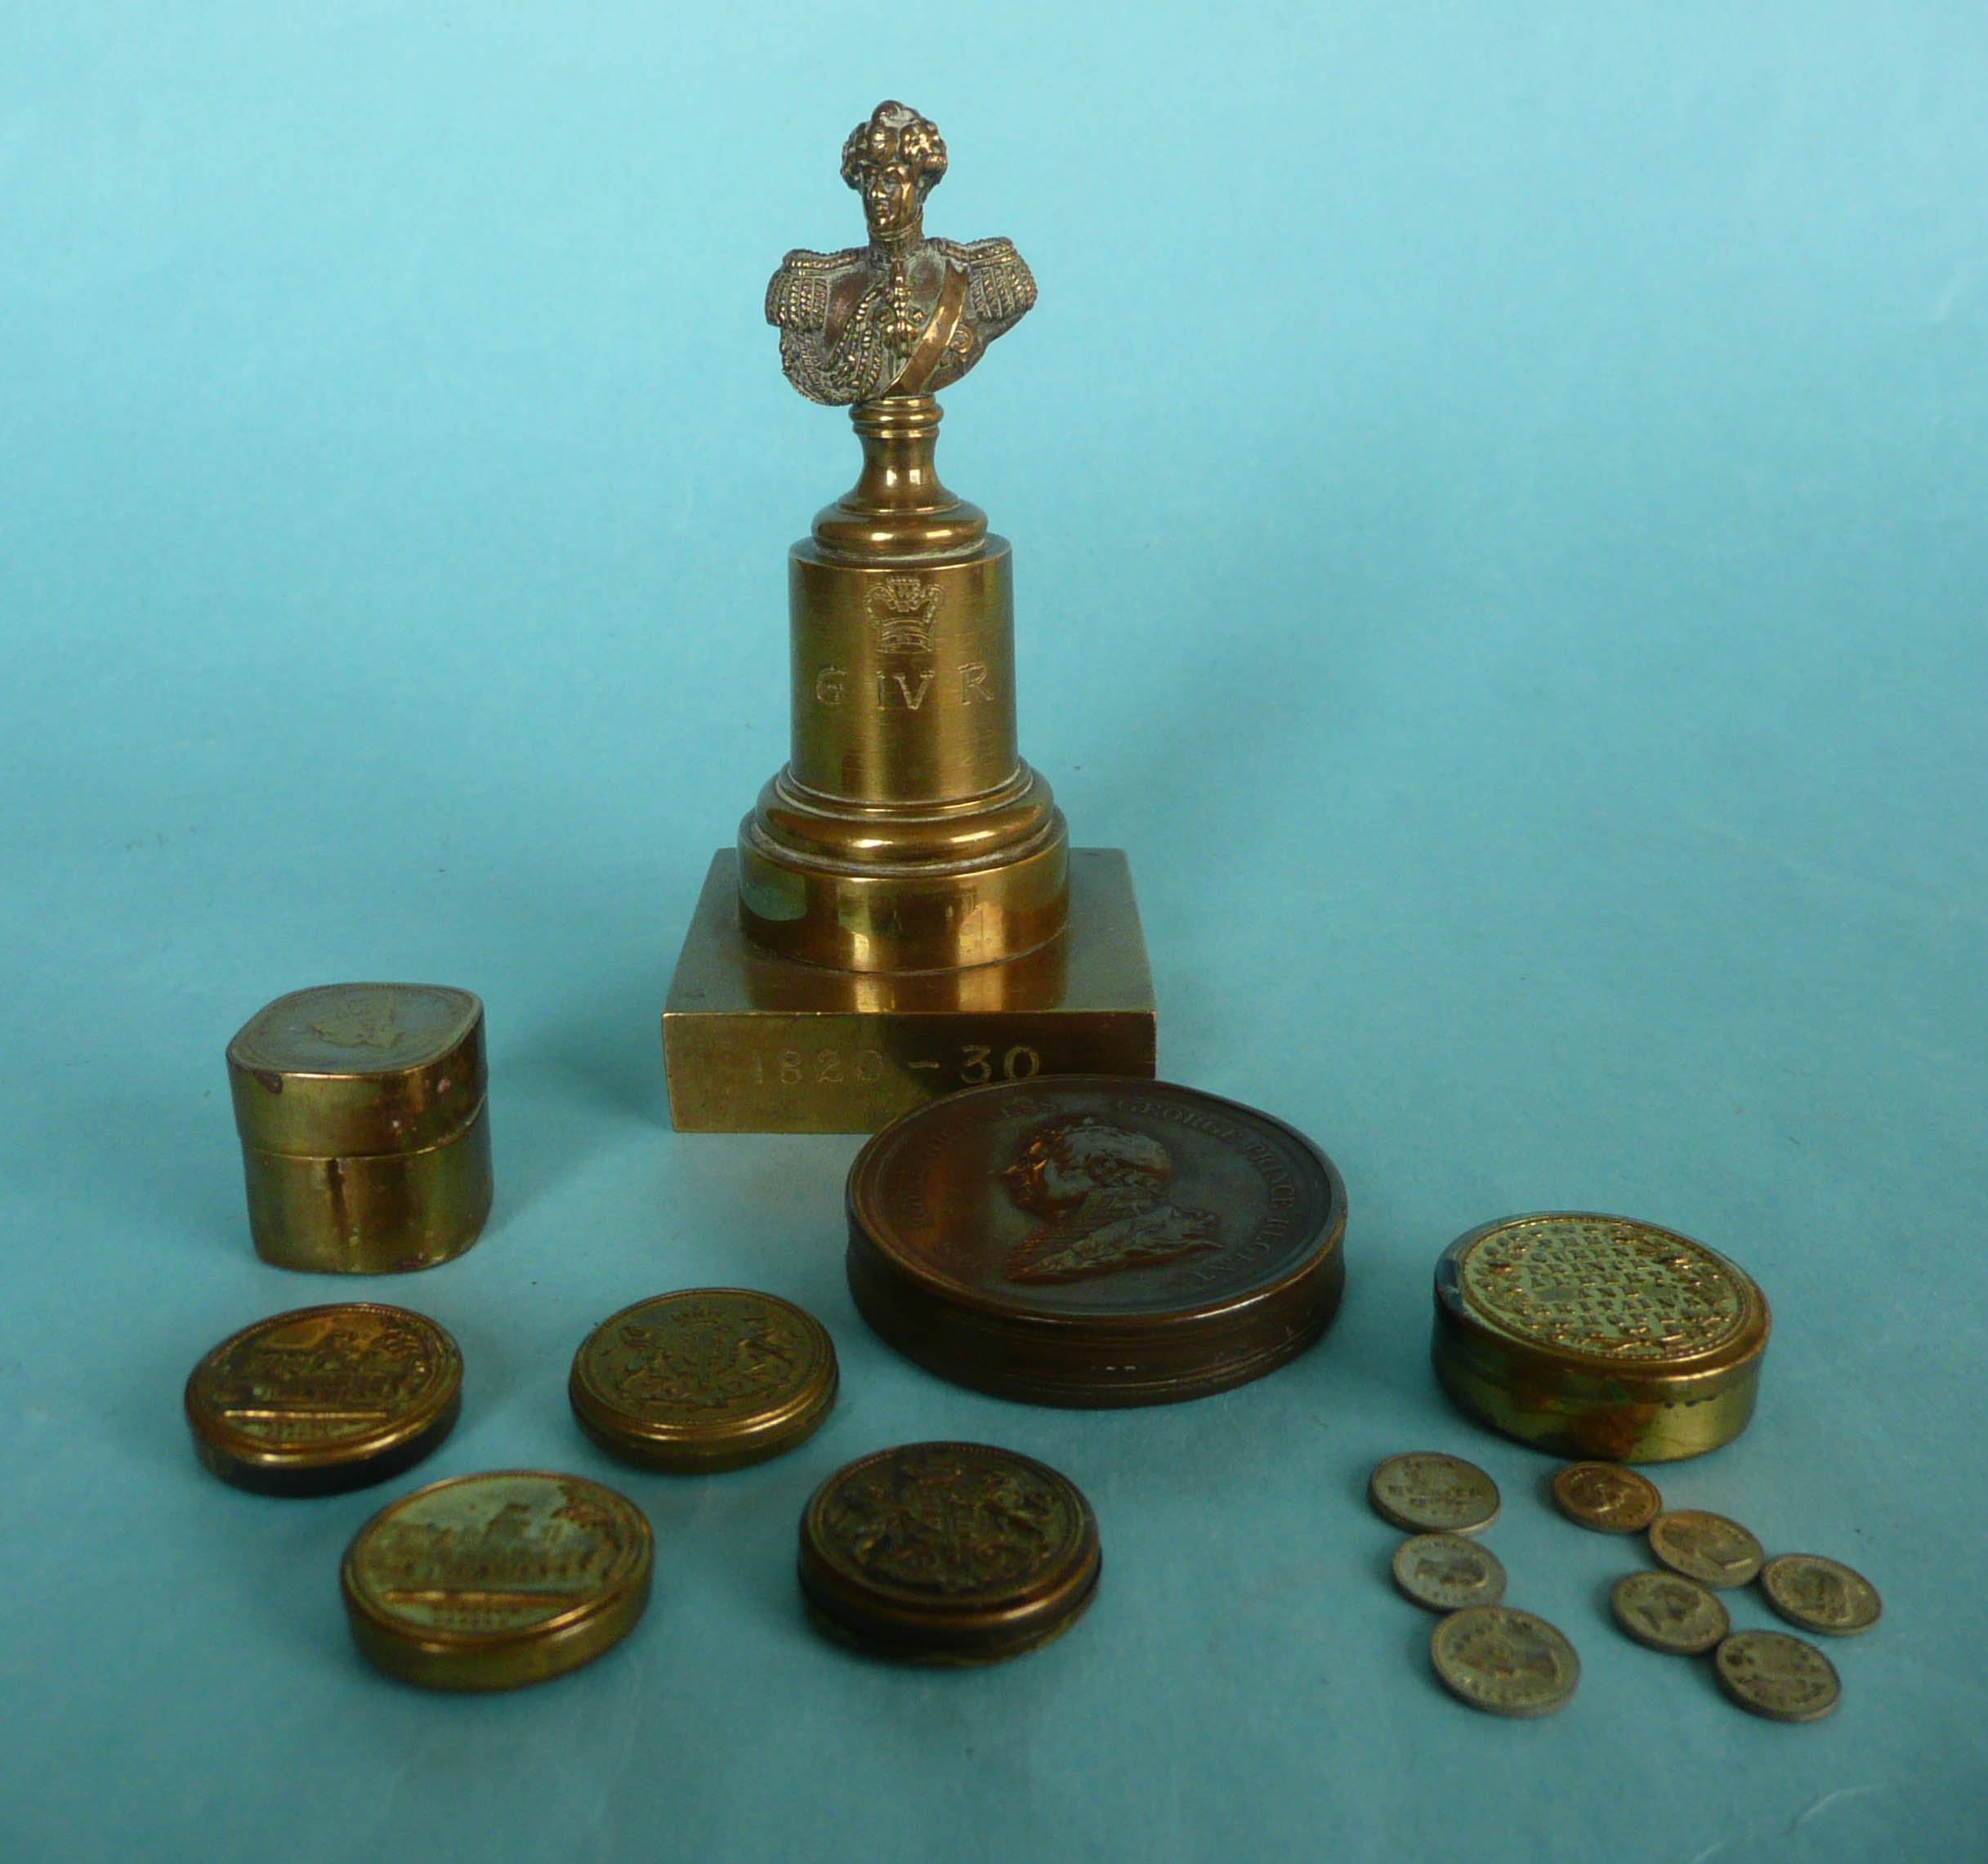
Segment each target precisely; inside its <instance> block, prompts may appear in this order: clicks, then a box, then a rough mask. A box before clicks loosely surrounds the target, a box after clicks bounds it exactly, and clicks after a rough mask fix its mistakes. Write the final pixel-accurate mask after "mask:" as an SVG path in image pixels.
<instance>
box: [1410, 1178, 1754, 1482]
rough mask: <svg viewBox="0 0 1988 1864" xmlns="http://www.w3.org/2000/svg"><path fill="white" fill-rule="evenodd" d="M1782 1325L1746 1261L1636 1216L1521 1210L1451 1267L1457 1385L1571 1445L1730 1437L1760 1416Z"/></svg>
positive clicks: (1447, 1354)
mask: <svg viewBox="0 0 1988 1864" xmlns="http://www.w3.org/2000/svg"><path fill="white" fill-rule="evenodd" d="M1769 1326H1770V1320H1769V1316H1768V1312H1767V1299H1766V1297H1765V1296H1763V1295H1762V1294H1761V1292H1760V1290H1759V1289H1758V1287H1757V1286H1755V1285H1754V1283H1753V1281H1752V1279H1751V1278H1750V1277H1749V1276H1748V1275H1747V1274H1746V1273H1745V1271H1744V1270H1742V1269H1740V1268H1739V1267H1737V1266H1736V1265H1735V1264H1734V1263H1731V1262H1728V1261H1727V1259H1726V1258H1725V1257H1724V1256H1722V1255H1720V1254H1718V1253H1717V1252H1716V1251H1714V1250H1712V1249H1707V1248H1706V1247H1705V1246H1704V1244H1702V1243H1698V1242H1694V1241H1693V1240H1691V1238H1690V1237H1689V1236H1680V1235H1678V1232H1677V1231H1673V1230H1666V1229H1663V1228H1660V1227H1659V1226H1657V1225H1656V1224H1655V1223H1638V1222H1636V1221H1635V1220H1633V1218H1627V1217H1611V1216H1605V1215H1602V1214H1597V1213H1594V1212H1588V1211H1546V1212H1541V1213H1539V1214H1535V1215H1531V1216H1524V1217H1508V1218H1504V1219H1503V1220H1502V1221H1500V1222H1499V1223H1486V1224H1485V1225H1483V1226H1482V1227H1481V1228H1478V1229H1475V1230H1472V1231H1469V1232H1468V1234H1467V1235H1465V1236H1459V1238H1458V1239H1457V1240H1456V1241H1455V1242H1454V1243H1452V1244H1451V1245H1450V1247H1449V1248H1448V1249H1445V1251H1444V1252H1443V1254H1442V1256H1441V1259H1440V1260H1439V1261H1438V1262H1437V1263H1436V1332H1435V1342H1434V1352H1433V1357H1434V1359H1435V1364H1436V1377H1437V1378H1438V1379H1440V1380H1441V1383H1442V1385H1443V1388H1444V1389H1445V1391H1447V1392H1449V1394H1450V1397H1452V1398H1453V1399H1454V1400H1455V1401H1456V1402H1457V1403H1458V1404H1459V1405H1460V1406H1462V1407H1463V1409H1464V1410H1467V1411H1469V1412H1470V1413H1472V1415H1474V1416H1476V1417H1478V1418H1480V1419H1482V1420H1483V1421H1484V1422H1485V1423H1486V1424H1490V1426H1491V1427H1492V1428H1494V1429H1495V1430H1500V1431H1503V1433H1505V1434H1506V1435H1507V1436H1508V1437H1517V1438H1518V1439H1519V1440H1520V1441H1521V1442H1526V1443H1530V1444H1532V1445H1534V1446H1535V1447H1537V1448H1539V1449H1541V1450H1545V1451H1551V1452H1552V1453H1553V1454H1555V1455H1561V1456H1571V1457H1593V1458H1597V1459H1602V1460H1603V1461H1608V1462H1618V1463H1664V1462H1670V1461H1673V1460H1675V1459H1678V1458H1680V1457H1685V1456H1696V1455H1701V1454H1702V1453H1703V1452H1704V1451H1708V1450H1716V1449H1718V1447H1719V1446H1720V1445H1721V1444H1723V1443H1728V1442H1731V1440H1732V1439H1733V1438H1734V1437H1737V1436H1738V1435H1739V1434H1740V1432H1741V1431H1742V1430H1744V1429H1745V1428H1746V1425H1747V1422H1748V1420H1749V1419H1750V1418H1751V1417H1752V1416H1753V1401H1754V1398H1755V1396H1756V1394H1757V1393H1758V1389H1759V1383H1760V1364H1761V1358H1762V1354H1763V1353H1764V1352H1766V1350H1767V1334H1768V1330H1769Z"/></svg>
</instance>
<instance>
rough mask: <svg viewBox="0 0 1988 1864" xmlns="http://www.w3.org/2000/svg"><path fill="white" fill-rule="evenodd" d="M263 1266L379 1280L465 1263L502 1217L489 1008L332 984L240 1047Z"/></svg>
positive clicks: (460, 994)
mask: <svg viewBox="0 0 1988 1864" xmlns="http://www.w3.org/2000/svg"><path fill="white" fill-rule="evenodd" d="M228 1078H229V1084H230V1087H231V1088H232V1089H233V1091H234V1096H235V1127H236V1129H237V1130H238V1131H239V1133H240V1134H241V1138H242V1164H243V1172H244V1174H245V1176H246V1178H247V1181H248V1224H249V1228H250V1230H251V1231H252V1234H253V1235H254V1237H255V1245H256V1252H257V1254H259V1255H260V1256H261V1258H263V1259H264V1260H265V1261H266V1262H272V1263H275V1264H276V1265H277V1266H278V1267H280V1268H298V1269H306V1270H310V1271H313V1272H317V1273H319V1274H345V1275H382V1274H388V1273H392V1272H397V1271H400V1270H403V1269H414V1268H427V1267H431V1266H432V1265H433V1264H435V1263H439V1262H447V1261H448V1260H449V1258H450V1257H452V1256H458V1255H460V1254H462V1252H463V1250H465V1249H467V1248H468V1247H469V1246H470V1245H471V1243H473V1242H475V1241H476V1238H477V1236H478V1235H479V1234H480V1232H481V1231H482V1229H483V1225H484V1220H485V1218H487V1217H488V1216H489V1214H490V1197H491V1180H490V1129H489V1118H488V1115H487V1111H486V1105H487V1092H488V1086H489V1076H488V1073H487V1071H486V1068H485V1061H484V1044H483V1004H482V1003H481V1002H480V1000H479V999H477V998H476V996H475V995H472V994H471V992H469V991H467V990H451V989H449V988H448V987H446V986H442V985H436V984H325V985H320V986H317V987H316V988H315V989H312V990H294V991H293V992H291V994H290V995H288V996H287V997H279V998H278V999H276V1000H275V1002H274V1003H273V1004H269V1005H268V1006H267V1007H266V1008H263V1009H261V1010H258V1011H257V1012H256V1014H255V1015H254V1016H252V1017H250V1018H249V1019H248V1021H247V1022H246V1023H245V1024H243V1026H242V1029H241V1030H240V1032H239V1034H238V1035H236V1036H235V1039H234V1040H233V1041H232V1042H230V1044H228Z"/></svg>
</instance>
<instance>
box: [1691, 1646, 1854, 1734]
mask: <svg viewBox="0 0 1988 1864" xmlns="http://www.w3.org/2000/svg"><path fill="white" fill-rule="evenodd" d="M1712 1662H1713V1668H1714V1669H1715V1670H1717V1671H1718V1679H1719V1687H1720V1688H1721V1689H1722V1690H1724V1691H1725V1692H1726V1694H1727V1698H1728V1699H1729V1700H1730V1701H1734V1702H1736V1703H1737V1704H1739V1705H1740V1707H1741V1708H1742V1709H1745V1710H1748V1711H1749V1713H1750V1714H1755V1715H1765V1716H1766V1717H1767V1719H1769V1720H1770V1721H1775V1722H1820V1720H1821V1719H1822V1718H1823V1717H1824V1716H1825V1715H1826V1714H1829V1711H1830V1710H1832V1709H1834V1707H1835V1706H1836V1705H1837V1704H1838V1702H1839V1701H1842V1700H1843V1684H1842V1683H1841V1682H1840V1681H1839V1680H1838V1677H1837V1674H1836V1665H1834V1664H1833V1663H1831V1662H1830V1661H1829V1659H1828V1658H1827V1657H1825V1656H1824V1655H1823V1654H1822V1652H1820V1651H1819V1650H1817V1649H1816V1647H1815V1646H1814V1645H1813V1644H1809V1643H1803V1641H1802V1639H1801V1638H1791V1637H1789V1635H1788V1634H1787V1633H1786V1632H1785V1631H1736V1632H1735V1633H1734V1634H1732V1636H1731V1637H1730V1638H1727V1640H1726V1641H1725V1643H1722V1644H1721V1645H1720V1646H1719V1647H1718V1654H1717V1655H1716V1656H1713V1660H1712Z"/></svg>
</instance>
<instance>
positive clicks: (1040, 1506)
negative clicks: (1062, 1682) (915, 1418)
mask: <svg viewBox="0 0 1988 1864" xmlns="http://www.w3.org/2000/svg"><path fill="white" fill-rule="evenodd" d="M1099 1567H1100V1555H1099V1551H1098V1540H1097V1516H1096V1515H1094V1514H1093V1513H1092V1512H1091V1504H1089V1503H1088V1501H1086V1500H1084V1497H1083V1491H1081V1490H1079V1488H1078V1487H1077V1486H1076V1484H1075V1483H1074V1482H1071V1481H1070V1478H1069V1477H1067V1476H1063V1475H1059V1474H1058V1473H1057V1471H1055V1470H1054V1469H1052V1468H1049V1467H1048V1464H1043V1463H1039V1462H1037V1461H1036V1460H1035V1459H1034V1458H1033V1457H1030V1456H1022V1455H1017V1454H1016V1452H1015V1451H1012V1450H998V1449H995V1448H994V1447H992V1446H990V1445H987V1444H984V1443H910V1444H905V1445H904V1446H901V1447H900V1448H898V1449H895V1450H880V1451H877V1452H876V1453H875V1454H874V1455H869V1456H864V1457H862V1458H860V1459H858V1460H857V1461H856V1462H854V1463H851V1464H847V1465H846V1466H845V1467H844V1468H840V1469H838V1470H837V1471H836V1473H834V1474H833V1476H831V1477H829V1479H828V1481H826V1482H824V1483H823V1484H822V1485H821V1486H820V1488H819V1489H817V1490H816V1491H815V1493H814V1495H813V1497H812V1498H811V1500H810V1501H809V1502H808V1504H807V1507H806V1509H805V1510H804V1511H803V1513H802V1517H801V1569H800V1571H801V1591H802V1596H803V1598H805V1599H806V1602H807V1607H808V1613H809V1616H811V1618H812V1619H813V1620H814V1621H815V1625H817V1626H818V1627H819V1628H820V1629H822V1630H823V1631H825V1632H827V1633H828V1634H829V1635H830V1636H832V1637H834V1638H839V1639H842V1640H843V1641H845V1642H847V1643H853V1644H856V1646H858V1647H860V1648H862V1649H864V1650H867V1651H869V1652H872V1653H873V1654H874V1655H876V1656H887V1657H893V1658H896V1659H897V1660H898V1661H900V1662H907V1663H925V1664H945V1665H965V1664H981V1663H994V1662H997V1661H999V1660H1000V1659H1002V1658H1003V1657H1012V1656H1020V1655H1021V1653H1022V1652H1024V1651H1029V1650H1033V1649H1034V1648H1035V1647H1036V1646H1037V1645H1039V1644H1043V1643H1048V1641H1049V1639H1050V1638H1053V1637H1055V1636H1056V1635H1057V1634H1058V1633H1059V1632H1061V1631H1065V1630H1067V1629H1069V1628H1070V1625H1072V1624H1073V1623H1074V1622H1075V1620H1077V1618H1078V1617H1079V1616H1080V1615H1081V1614H1082V1612H1083V1609H1084V1607H1086V1606H1088V1604H1089V1603H1091V1599H1092V1595H1093V1594H1095V1593H1096V1591H1097V1576H1098V1571H1099Z"/></svg>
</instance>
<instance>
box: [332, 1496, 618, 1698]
mask: <svg viewBox="0 0 1988 1864" xmlns="http://www.w3.org/2000/svg"><path fill="white" fill-rule="evenodd" d="M653 1561H654V1537H653V1536H652V1535H650V1531H649V1523H648V1522H647V1521H646V1519H645V1518H644V1517H643V1514H642V1512H641V1509H638V1508H637V1506H636V1505H635V1504H634V1503H633V1502H632V1501H630V1500H628V1498H627V1497H626V1496H625V1495H617V1494H616V1493H615V1492H614V1491H613V1490H612V1489H607V1488H603V1487H601V1485H600V1484H599V1483H597V1482H587V1481H586V1480H585V1479H584V1478H583V1477H579V1476H561V1475H555V1474H553V1473H551V1472H549V1471H546V1470H542V1469H501V1470H494V1471H492V1472H490V1473H487V1474H484V1475H476V1476H457V1477H453V1479H451V1480H450V1481H448V1482H434V1483H431V1484H430V1485H429V1486H427V1488H425V1489H417V1490H416V1491H414V1492H413V1494H412V1495H403V1496H401V1498H400V1500H398V1501H396V1502H391V1503H389V1504H387V1506H386V1507H385V1508H383V1509H381V1510H380V1512H379V1513H377V1514H376V1515H375V1516H373V1518H372V1520H370V1521H369V1522H367V1523H366V1525H365V1526H364V1527H362V1528H360V1531H359V1532H358V1533H357V1534H355V1535H354V1536H353V1537H352V1544H351V1546H349V1547H348V1548H346V1553H345V1563H344V1565H343V1567H342V1569H341V1571H340V1574H339V1580H340V1586H341V1589H342V1592H343V1593H344V1595H345V1607H346V1616H347V1617H348V1618H349V1620H351V1627H352V1637H353V1640H354V1641H355V1643H357V1644H358V1646H359V1647H360V1650H361V1651H363V1652H364V1653H365V1654H366V1656H369V1658H371V1659H372V1661H373V1662H374V1663H376V1664H377V1665H379V1666H380V1668H381V1669H382V1670H386V1671H388V1672H390V1673H391V1674H393V1675H395V1676H397V1677H400V1678H401V1679H402V1680H403V1681H404V1682H407V1683H419V1684H421V1685H422V1687H424V1688H427V1689H515V1688H516V1687H519V1686H520V1684H523V1683H543V1681H544V1680H545V1679H546V1678H547V1677H552V1676H558V1675H561V1674H564V1673H565V1671H567V1670H575V1669H578V1668H579V1665H582V1664H583V1663H587V1662H588V1661H591V1660H592V1659H593V1658H595V1657H597V1656H600V1655H601V1652H603V1651H605V1650H607V1649H608V1648H609V1647H610V1646H612V1645H614V1644H616V1643H619V1642H620V1641H621V1639H622V1638H624V1637H626V1636H627V1635H628V1633H629V1632H630V1631H631V1630H632V1629H633V1628H634V1626H635V1625H636V1622H637V1620H639V1619H640V1618H641V1615H642V1612H643V1611H644V1609H645V1608H646V1606H647V1605H648V1603H649V1578H650V1567H651V1565H652V1563H653Z"/></svg>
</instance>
